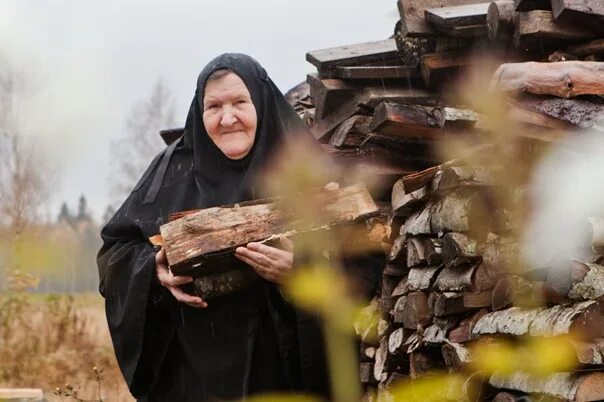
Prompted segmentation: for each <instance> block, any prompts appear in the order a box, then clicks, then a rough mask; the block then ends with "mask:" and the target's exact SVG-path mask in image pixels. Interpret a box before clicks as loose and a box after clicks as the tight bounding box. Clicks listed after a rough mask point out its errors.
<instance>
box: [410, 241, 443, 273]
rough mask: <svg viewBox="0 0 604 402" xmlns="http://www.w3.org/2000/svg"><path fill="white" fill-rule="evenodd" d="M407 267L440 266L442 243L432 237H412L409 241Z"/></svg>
mask: <svg viewBox="0 0 604 402" xmlns="http://www.w3.org/2000/svg"><path fill="white" fill-rule="evenodd" d="M406 248H407V267H409V268H413V267H417V266H420V265H440V263H441V262H442V257H441V242H440V240H439V239H434V238H431V237H412V238H410V239H407V247H406Z"/></svg>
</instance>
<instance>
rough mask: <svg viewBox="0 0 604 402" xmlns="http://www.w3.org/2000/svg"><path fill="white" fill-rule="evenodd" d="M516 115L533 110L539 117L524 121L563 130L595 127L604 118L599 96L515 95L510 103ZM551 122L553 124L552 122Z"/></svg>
mask: <svg viewBox="0 0 604 402" xmlns="http://www.w3.org/2000/svg"><path fill="white" fill-rule="evenodd" d="M511 106H512V107H514V108H515V109H514V110H515V113H516V115H518V114H519V113H520V111H521V110H522V111H523V112H527V111H530V112H534V114H535V115H536V116H538V118H539V119H540V120H539V121H537V120H530V121H529V119H528V118H524V117H523V120H522V121H524V122H526V123H530V124H534V125H541V126H543V127H551V128H559V129H561V130H564V131H568V130H574V129H576V128H577V127H579V128H591V127H594V128H597V127H598V124H599V122H600V121H601V120H602V119H604V101H603V100H602V99H601V98H599V97H593V96H592V97H582V98H573V99H562V98H558V97H553V96H539V95H531V94H524V95H522V96H519V97H517V99H515V100H514V101H513V104H512V105H511ZM552 122H553V124H552Z"/></svg>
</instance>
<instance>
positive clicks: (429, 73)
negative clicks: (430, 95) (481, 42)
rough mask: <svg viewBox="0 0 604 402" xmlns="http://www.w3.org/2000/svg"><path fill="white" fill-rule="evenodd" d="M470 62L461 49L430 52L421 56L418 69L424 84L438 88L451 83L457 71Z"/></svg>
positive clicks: (431, 87)
mask: <svg viewBox="0 0 604 402" xmlns="http://www.w3.org/2000/svg"><path fill="white" fill-rule="evenodd" d="M471 63H472V61H471V60H470V57H468V55H467V53H466V52H463V51H451V52H440V53H432V54H427V55H424V56H422V58H421V65H420V71H421V76H422V80H423V82H424V85H425V86H426V87H427V88H430V89H438V88H440V87H442V86H443V85H445V84H453V83H454V82H455V79H456V78H457V76H458V73H459V71H460V70H461V69H462V68H463V67H465V66H468V65H470V64H471Z"/></svg>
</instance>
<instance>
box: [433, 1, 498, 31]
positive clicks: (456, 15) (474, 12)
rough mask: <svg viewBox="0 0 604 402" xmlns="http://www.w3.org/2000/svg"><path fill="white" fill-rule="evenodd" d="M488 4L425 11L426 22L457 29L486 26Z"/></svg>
mask: <svg viewBox="0 0 604 402" xmlns="http://www.w3.org/2000/svg"><path fill="white" fill-rule="evenodd" d="M488 7H489V3H488V2H487V3H478V4H466V5H462V6H449V7H439V8H429V9H426V10H425V18H426V21H429V22H431V23H432V24H434V25H436V26H437V27H442V28H457V27H464V26H470V25H486V23H487V9H488Z"/></svg>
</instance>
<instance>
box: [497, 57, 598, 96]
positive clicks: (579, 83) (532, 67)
mask: <svg viewBox="0 0 604 402" xmlns="http://www.w3.org/2000/svg"><path fill="white" fill-rule="evenodd" d="M603 83H604V63H602V62H587V61H565V62H559V63H538V62H526V63H511V64H510V63H508V64H502V65H501V66H500V67H499V68H498V69H497V71H495V73H494V74H493V80H492V83H491V84H492V85H493V86H496V87H498V88H500V89H501V90H503V91H505V92H528V93H532V94H537V95H554V96H557V97H560V98H571V97H574V96H579V95H604V85H603Z"/></svg>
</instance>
